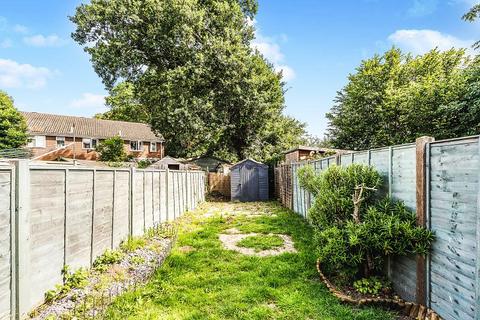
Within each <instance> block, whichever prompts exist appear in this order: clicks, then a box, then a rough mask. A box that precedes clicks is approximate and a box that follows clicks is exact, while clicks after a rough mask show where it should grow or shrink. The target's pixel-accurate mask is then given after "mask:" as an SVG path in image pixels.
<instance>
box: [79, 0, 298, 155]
mask: <svg viewBox="0 0 480 320" xmlns="http://www.w3.org/2000/svg"><path fill="white" fill-rule="evenodd" d="M256 11H257V3H256V1H255V0H92V1H91V3H90V4H82V5H80V6H79V7H78V8H77V10H76V13H75V15H74V16H73V17H71V20H72V21H73V22H74V23H75V24H76V27H77V28H76V31H75V32H74V33H73V35H72V36H73V38H74V40H75V41H77V42H78V43H79V44H81V45H83V46H84V47H85V50H86V51H87V52H88V53H89V54H90V55H91V60H92V63H93V66H94V69H95V71H96V72H97V74H98V75H99V76H100V77H101V78H102V80H103V82H104V84H105V85H106V87H107V89H109V90H113V91H115V89H114V88H115V86H116V85H119V83H122V82H128V83H129V85H128V86H131V88H130V89H131V92H132V94H133V98H134V101H135V104H136V103H137V102H138V103H139V104H140V105H141V106H143V107H144V108H145V109H144V110H146V112H145V113H137V112H134V113H135V114H141V115H142V117H143V115H144V114H145V115H147V118H148V119H145V121H147V122H149V123H150V124H151V126H152V128H153V129H154V130H156V131H158V132H160V133H162V135H163V136H164V137H165V138H166V141H167V149H168V152H169V153H170V154H172V155H175V156H195V155H201V154H215V153H219V152H226V153H229V154H232V155H233V156H234V157H236V158H245V157H247V156H250V155H251V154H252V146H253V145H254V144H255V142H256V141H257V140H258V139H259V137H261V136H262V135H263V134H264V132H265V131H266V130H267V128H268V127H269V126H270V125H271V122H273V121H277V120H278V119H279V118H283V116H282V110H283V108H284V97H283V94H284V88H283V82H282V81H281V74H278V73H276V72H275V71H274V69H273V66H272V65H270V64H269V63H268V62H267V61H266V60H265V59H264V58H263V57H262V56H261V55H260V54H259V53H258V52H256V51H254V50H253V49H252V48H251V45H250V43H251V41H252V39H253V37H254V29H253V27H252V26H251V23H249V21H251V20H252V19H253V18H254V16H255V14H256ZM120 85H122V84H120ZM117 88H118V87H117ZM130 89H129V90H130ZM117 93H118V92H117ZM112 96H113V95H112ZM115 105H118V103H116V102H115ZM122 109H123V110H124V108H123V107H122V106H120V107H116V108H112V109H111V111H110V112H111V113H112V114H114V113H116V112H117V111H119V110H122ZM124 111H125V110H124ZM112 114H110V115H108V114H107V115H106V117H109V118H115V117H117V118H118V112H117V115H116V116H115V115H112ZM121 114H122V115H124V114H125V112H121ZM123 120H124V119H123ZM298 128H301V126H299V127H298Z"/></svg>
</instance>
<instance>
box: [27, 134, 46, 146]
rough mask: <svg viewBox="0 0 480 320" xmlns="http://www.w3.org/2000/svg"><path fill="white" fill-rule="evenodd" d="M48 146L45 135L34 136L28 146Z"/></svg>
mask: <svg viewBox="0 0 480 320" xmlns="http://www.w3.org/2000/svg"><path fill="white" fill-rule="evenodd" d="M46 146H47V143H46V139H45V136H32V137H30V139H29V140H28V144H27V147H30V148H45V147H46Z"/></svg>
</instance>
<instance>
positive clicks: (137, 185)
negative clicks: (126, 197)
mask: <svg viewBox="0 0 480 320" xmlns="http://www.w3.org/2000/svg"><path fill="white" fill-rule="evenodd" d="M144 179H145V172H143V171H135V174H134V176H133V184H134V195H133V198H134V205H133V214H132V232H133V235H134V236H140V235H142V234H143V233H144V232H145V207H144V205H145V199H144V197H145V182H144Z"/></svg>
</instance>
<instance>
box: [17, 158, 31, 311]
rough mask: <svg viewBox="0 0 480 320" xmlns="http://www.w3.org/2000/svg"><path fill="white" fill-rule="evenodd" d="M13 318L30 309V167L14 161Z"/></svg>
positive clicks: (23, 161) (27, 163) (24, 161)
mask: <svg viewBox="0 0 480 320" xmlns="http://www.w3.org/2000/svg"><path fill="white" fill-rule="evenodd" d="M15 211H16V214H15V217H16V219H15V257H16V258H15V318H16V319H23V318H24V315H25V314H26V313H27V312H28V311H29V309H30V294H29V292H30V285H31V283H30V168H29V161H28V160H18V161H15Z"/></svg>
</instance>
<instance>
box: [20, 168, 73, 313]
mask: <svg viewBox="0 0 480 320" xmlns="http://www.w3.org/2000/svg"><path fill="white" fill-rule="evenodd" d="M30 182H31V183H30V190H31V193H30V194H31V198H30V209H31V210H30V251H29V254H28V256H29V263H28V264H29V266H30V267H29V269H30V270H31V272H30V274H29V278H30V279H29V280H30V281H29V282H30V288H29V301H28V305H29V306H30V307H33V306H35V305H36V304H37V303H39V302H40V301H42V300H43V297H44V294H45V292H46V291H47V290H49V289H52V288H54V287H55V284H57V283H61V282H62V274H61V270H62V267H63V265H64V262H65V261H64V225H65V216H64V214H65V189H64V187H65V172H64V170H34V171H31V173H30Z"/></svg>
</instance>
